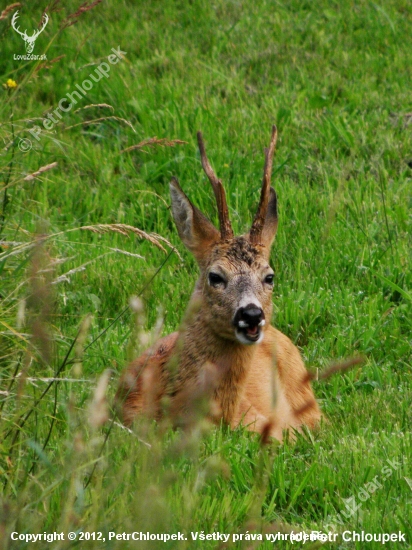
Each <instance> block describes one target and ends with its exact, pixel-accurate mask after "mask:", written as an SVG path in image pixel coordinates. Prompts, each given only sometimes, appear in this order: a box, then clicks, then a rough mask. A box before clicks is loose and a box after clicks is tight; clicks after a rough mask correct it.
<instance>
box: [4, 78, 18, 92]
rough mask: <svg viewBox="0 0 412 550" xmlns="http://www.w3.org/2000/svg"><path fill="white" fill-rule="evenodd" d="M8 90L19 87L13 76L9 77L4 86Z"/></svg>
mask: <svg viewBox="0 0 412 550" xmlns="http://www.w3.org/2000/svg"><path fill="white" fill-rule="evenodd" d="M4 87H5V88H7V89H8V90H11V89H13V88H17V82H16V81H15V80H13V79H12V78H9V79H8V80H7V82H6V84H5V86H4Z"/></svg>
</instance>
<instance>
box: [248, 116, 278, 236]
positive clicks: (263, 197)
mask: <svg viewBox="0 0 412 550" xmlns="http://www.w3.org/2000/svg"><path fill="white" fill-rule="evenodd" d="M277 138H278V131H277V128H276V126H275V125H273V126H272V137H271V139H270V145H269V147H268V149H265V168H264V170H263V181H262V190H261V192H260V202H259V206H258V209H257V212H256V215H255V218H254V220H253V223H252V227H251V229H250V233H249V235H250V241H251V242H252V243H254V244H257V243H259V241H260V237H261V234H262V230H263V226H264V223H265V216H266V210H267V207H268V204H269V196H270V178H271V175H272V164H273V156H274V154H275V147H276V141H277Z"/></svg>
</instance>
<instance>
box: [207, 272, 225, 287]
mask: <svg viewBox="0 0 412 550" xmlns="http://www.w3.org/2000/svg"><path fill="white" fill-rule="evenodd" d="M225 282H226V281H225V280H224V278H223V277H222V276H221V275H219V274H218V273H213V272H211V273H209V284H210V285H211V286H218V285H224V284H225Z"/></svg>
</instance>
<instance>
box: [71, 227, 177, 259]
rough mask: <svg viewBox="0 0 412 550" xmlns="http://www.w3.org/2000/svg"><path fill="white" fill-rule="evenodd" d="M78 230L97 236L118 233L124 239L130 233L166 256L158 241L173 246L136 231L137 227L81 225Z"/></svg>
mask: <svg viewBox="0 0 412 550" xmlns="http://www.w3.org/2000/svg"><path fill="white" fill-rule="evenodd" d="M79 229H82V230H83V231H91V232H92V233H98V234H104V233H110V232H112V233H120V235H124V236H125V237H129V236H130V233H132V234H133V235H137V236H138V237H140V238H141V239H145V240H146V241H149V242H150V243H152V244H154V245H155V246H157V248H159V249H160V250H161V251H162V252H164V253H165V254H166V250H165V249H164V248H163V246H162V245H161V244H160V242H159V241H160V240H161V241H163V242H165V243H166V244H167V246H169V247H170V248H172V249H174V246H173V245H172V244H171V243H169V241H167V240H166V239H164V238H163V237H159V235H154V234H153V233H151V234H149V233H146V232H145V231H142V230H141V229H138V228H137V227H133V226H132V225H126V224H124V223H108V224H103V223H101V224H96V225H83V226H82V227H80V228H79Z"/></svg>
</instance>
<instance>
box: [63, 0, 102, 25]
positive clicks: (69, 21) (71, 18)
mask: <svg viewBox="0 0 412 550" xmlns="http://www.w3.org/2000/svg"><path fill="white" fill-rule="evenodd" d="M101 2H102V0H95V1H94V2H91V3H88V2H84V4H82V5H81V6H79V8H78V9H77V10H76V11H75V12H73V13H70V14H69V15H68V16H67V17H66V19H64V21H63V22H62V25H61V28H62V29H65V28H67V27H71V26H72V25H74V24H76V23H77V21H78V18H79V17H80V16H81V15H83V14H84V13H86V12H88V11H90V10H92V9H93V8H94V7H95V6H97V5H98V4H100V3H101Z"/></svg>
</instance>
